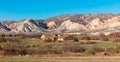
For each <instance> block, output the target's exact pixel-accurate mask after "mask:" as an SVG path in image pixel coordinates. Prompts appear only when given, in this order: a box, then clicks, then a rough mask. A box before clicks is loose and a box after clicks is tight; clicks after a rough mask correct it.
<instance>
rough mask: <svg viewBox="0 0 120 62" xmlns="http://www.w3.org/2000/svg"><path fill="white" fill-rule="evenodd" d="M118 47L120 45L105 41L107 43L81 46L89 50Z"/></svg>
mask: <svg viewBox="0 0 120 62" xmlns="http://www.w3.org/2000/svg"><path fill="white" fill-rule="evenodd" d="M118 45H120V43H113V42H111V41H107V42H97V43H96V44H83V45H81V46H82V47H85V48H90V47H94V46H98V47H102V48H106V47H115V46H118Z"/></svg>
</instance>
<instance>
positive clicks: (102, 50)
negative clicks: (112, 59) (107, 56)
mask: <svg viewBox="0 0 120 62" xmlns="http://www.w3.org/2000/svg"><path fill="white" fill-rule="evenodd" d="M92 49H93V50H94V51H95V52H104V51H105V49H104V48H100V47H98V46H94V47H92Z"/></svg>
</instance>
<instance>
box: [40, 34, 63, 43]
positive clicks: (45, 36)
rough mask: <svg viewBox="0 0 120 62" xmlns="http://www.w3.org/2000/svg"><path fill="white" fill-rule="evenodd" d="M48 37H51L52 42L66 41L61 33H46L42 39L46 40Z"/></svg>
mask: <svg viewBox="0 0 120 62" xmlns="http://www.w3.org/2000/svg"><path fill="white" fill-rule="evenodd" d="M46 39H51V40H52V42H55V41H64V38H63V36H62V35H59V34H55V35H52V34H44V35H42V36H41V40H42V41H44V40H46Z"/></svg>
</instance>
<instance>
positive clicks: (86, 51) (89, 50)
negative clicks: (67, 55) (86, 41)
mask: <svg viewBox="0 0 120 62" xmlns="http://www.w3.org/2000/svg"><path fill="white" fill-rule="evenodd" d="M84 53H85V54H86V55H94V54H95V51H94V50H93V49H87V50H85V52H84Z"/></svg>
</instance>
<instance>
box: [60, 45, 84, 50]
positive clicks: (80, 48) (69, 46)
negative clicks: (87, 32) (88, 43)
mask: <svg viewBox="0 0 120 62" xmlns="http://www.w3.org/2000/svg"><path fill="white" fill-rule="evenodd" d="M62 50H63V51H64V52H84V51H85V48H83V47H80V45H79V44H77V43H72V44H64V45H63V47H62Z"/></svg>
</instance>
